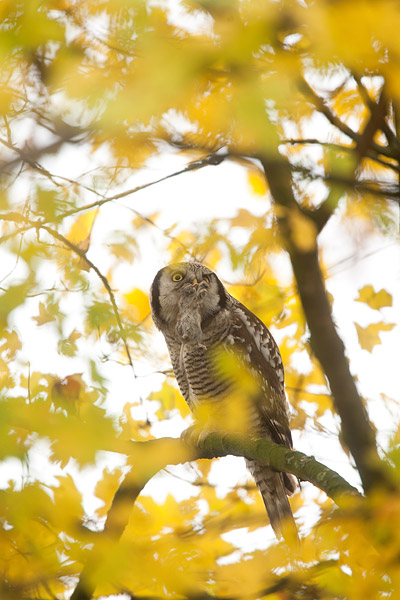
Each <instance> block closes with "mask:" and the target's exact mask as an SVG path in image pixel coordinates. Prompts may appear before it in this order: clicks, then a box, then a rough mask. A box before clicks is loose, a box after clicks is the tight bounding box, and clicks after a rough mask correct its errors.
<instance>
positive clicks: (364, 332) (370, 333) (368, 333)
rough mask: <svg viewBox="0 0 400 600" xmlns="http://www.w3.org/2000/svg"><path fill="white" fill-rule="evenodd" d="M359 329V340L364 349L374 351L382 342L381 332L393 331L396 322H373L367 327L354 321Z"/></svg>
mask: <svg viewBox="0 0 400 600" xmlns="http://www.w3.org/2000/svg"><path fill="white" fill-rule="evenodd" d="M354 325H355V326H356V329H357V335H358V341H359V342H360V346H361V348H362V349H363V350H367V351H368V352H372V350H373V348H374V346H377V345H378V344H382V340H381V338H380V334H381V333H382V332H383V331H391V330H392V329H393V328H394V327H395V325H394V323H383V322H380V323H371V325H368V326H367V327H361V325H359V324H358V323H354Z"/></svg>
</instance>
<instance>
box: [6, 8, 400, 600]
mask: <svg viewBox="0 0 400 600" xmlns="http://www.w3.org/2000/svg"><path fill="white" fill-rule="evenodd" d="M399 31H400V7H399V5H398V3H397V2H394V1H393V0H381V2H374V1H372V0H364V1H361V0H352V1H351V2H348V1H346V0H335V1H332V0H320V1H319V2H309V1H308V0H307V1H303V0H297V1H296V0H281V1H274V0H199V1H198V2H196V1H195V0H193V1H192V0H175V1H172V2H169V3H164V2H156V1H155V2H145V1H143V0H129V1H128V0H107V1H99V0H45V1H40V2H39V0H5V1H3V2H2V3H1V5H0V64H1V69H0V78H1V79H0V115H1V116H0V148H1V155H0V174H1V192H0V228H1V229H0V232H1V245H0V382H1V391H0V432H1V443H0V460H1V463H0V486H1V489H0V597H1V598H4V599H5V600H14V599H17V598H18V599H19V598H21V599H22V598H27V599H29V600H34V599H35V600H39V599H40V600H50V599H55V598H57V599H60V600H61V599H67V598H70V597H72V598H73V599H74V600H78V599H79V600H85V599H87V600H88V599H89V598H90V597H92V596H94V597H100V596H103V597H111V596H112V595H113V594H122V595H123V596H121V597H124V598H135V599H140V598H157V599H158V598H177V599H181V598H183V599H186V598H187V599H190V598H193V599H194V600H195V599H198V598H205V599H211V598H220V599H221V600H228V599H230V600H235V599H239V598H262V597H265V598H268V599H272V600H278V598H279V599H282V600H283V599H285V600H286V599H288V600H289V599H293V600H294V599H300V598H301V599H307V600H314V599H321V600H325V599H326V600H333V599H335V600H336V599H349V600H367V599H371V600H372V599H374V600H375V599H376V598H382V599H383V598H393V599H395V598H397V597H399V594H400V495H399V481H400V477H399V473H400V471H399V469H400V449H399V432H400V429H399V425H400V418H399V410H398V403H397V402H396V399H393V398H392V397H391V393H390V390H389V388H390V382H389V383H388V373H389V371H386V372H385V371H384V369H382V368H381V365H384V364H386V363H385V359H384V358H383V352H384V351H385V348H387V351H386V355H387V357H388V361H389V359H390V358H391V357H393V356H394V355H395V354H396V351H395V350H394V336H395V325H396V316H395V315H396V309H395V303H396V297H395V295H394V291H395V282H396V278H397V279H398V263H397V266H396V265H395V261H396V254H395V248H396V235H397V233H398V219H399V216H398V215H399V198H400V190H399V173H400V83H399V82H400V59H399V56H400V41H399ZM180 186H184V187H183V188H182V187H180ZM202 186H204V187H202ZM199 189H201V190H204V192H202V194H203V195H202V196H201V194H200V193H199V191H198V190H199ZM182 190H183V191H182ZM210 199H211V203H212V206H211V204H210V203H209V202H208V201H209V200H210ZM203 201H204V207H203ZM191 211H193V214H194V215H195V216H191ZM199 215H200V216H199ZM382 247H384V248H385V252H386V253H385V252H380V249H381V248H382ZM378 250H379V251H378ZM382 257H383V258H382ZM193 258H195V259H197V260H200V261H202V262H204V263H206V264H207V265H208V266H209V267H210V268H212V269H215V270H216V271H217V272H218V274H219V275H220V276H221V278H222V279H223V280H224V283H225V284H226V285H227V287H228V289H229V291H230V292H231V293H232V294H233V295H234V296H236V297H237V298H238V299H239V300H240V301H242V302H243V303H244V304H246V305H247V306H248V307H249V308H250V309H251V310H253V311H254V312H255V313H256V314H257V315H258V316H259V317H260V318H261V319H262V320H263V321H264V322H265V323H266V324H267V325H268V326H270V327H271V330H272V332H273V333H274V335H275V336H276V338H277V341H278V342H279V346H280V349H281V353H282V357H283V362H284V365H285V373H286V387H287V394H288V399H289V402H290V404H291V406H292V423H291V426H292V429H293V431H294V436H295V446H296V448H297V449H299V450H303V451H304V452H305V454H314V455H315V459H316V460H314V459H313V458H309V459H307V458H306V457H305V456H304V455H301V454H297V455H296V454H293V455H285V456H283V455H282V454H280V453H279V452H280V450H281V449H279V448H278V449H276V448H275V449H274V448H273V447H272V446H271V447H270V446H265V447H262V446H260V445H258V446H257V444H256V443H255V442H249V441H247V442H246V440H244V441H243V442H241V440H237V439H233V440H230V441H229V440H227V441H226V442H225V446H224V445H223V442H221V440H218V439H209V440H208V442H207V440H206V442H205V445H204V446H202V447H200V448H198V449H195V448H188V447H186V446H185V445H184V444H181V443H180V442H179V441H178V440H176V439H175V440H171V439H170V438H171V436H172V437H175V438H177V437H179V433H180V431H181V430H182V429H183V428H184V427H186V426H187V425H188V424H189V423H190V415H189V411H188V408H187V407H186V405H185V403H184V401H183V399H182V397H181V396H180V394H179V392H178V390H177V387H176V383H175V380H174V378H173V376H172V372H171V370H170V364H169V361H168V358H167V355H166V348H165V346H164V344H163V341H162V339H161V338H160V337H158V336H157V334H156V332H155V330H154V328H153V325H152V322H151V318H150V309H149V303H148V288H149V284H150V282H151V280H152V278H153V276H154V274H155V273H156V271H157V270H158V268H160V267H162V266H164V265H165V264H166V263H168V262H170V261H179V260H182V259H193ZM368 260H370V261H372V262H368ZM346 269H350V273H351V276H349V277H348V278H346V277H344V279H340V281H339V283H338V284H335V281H336V283H337V281H338V280H335V275H337V274H340V273H343V272H344V271H345V270H346ZM383 281H384V283H382V282H383ZM356 312H357V316H354V315H355V314H356ZM353 317H354V318H353ZM397 353H398V352H397ZM365 365H366V366H365ZM368 369H369V371H370V373H372V374H373V375H374V376H375V381H376V385H375V386H370V387H369V385H370V384H369V383H368V382H370V381H372V379H368V378H367V372H368ZM396 369H398V367H397V365H395V363H394V362H393V368H392V371H393V370H396ZM392 371H391V372H390V373H392ZM150 375H151V376H150ZM393 377H395V378H397V379H398V377H397V373H395V374H394V375H393ZM363 378H366V381H363ZM391 389H393V387H392V388H391ZM252 453H259V454H258V456H261V454H262V457H263V460H265V461H266V462H269V464H271V465H279V466H281V465H282V464H283V465H285V466H286V468H287V469H288V470H291V472H294V473H295V474H297V475H298V476H299V477H300V478H301V479H305V480H306V481H308V482H312V483H305V484H303V486H302V489H299V492H298V493H297V494H296V495H295V496H294V497H293V499H292V500H291V502H292V508H293V512H294V514H295V517H296V519H297V523H298V525H299V530H300V537H301V545H300V546H299V547H297V546H294V547H290V545H288V544H286V543H285V542H283V541H280V542H278V541H277V540H275V539H274V537H273V535H272V534H271V532H270V529H267V524H268V523H267V520H266V515H265V511H264V508H263V506H262V502H261V499H260V497H259V495H258V492H257V490H256V489H255V486H254V485H253V483H252V482H251V481H249V480H248V479H247V478H246V474H245V472H244V471H243V473H242V474H239V476H237V474H236V469H237V468H240V467H237V465H240V462H239V461H240V459H239V458H237V459H233V458H229V459H223V460H225V462H223V461H213V460H211V459H210V458H209V457H212V456H214V457H215V456H225V455H226V454H236V455H240V454H243V455H245V456H250V454H252ZM199 457H200V458H199ZM195 459H198V460H196V461H195ZM233 460H236V461H237V463H236V462H235V463H233V462H232V461H233ZM279 461H281V462H279ZM282 461H283V462H282ZM335 461H336V462H335ZM321 463H322V464H321ZM178 464H183V465H185V466H181V467H170V466H168V465H178ZM325 464H327V466H328V467H329V468H328V469H326V470H324V468H325V467H324V465H325ZM221 465H222V466H221ZM224 465H225V467H224ZM232 465H235V466H234V467H232ZM334 471H339V472H340V474H341V475H342V477H341V478H338V476H337V474H336V473H335V472H334ZM147 483H148V486H147V485H146V484H147ZM145 485H146V487H144V486H145ZM355 488H357V490H358V491H357V490H356V489H355Z"/></svg>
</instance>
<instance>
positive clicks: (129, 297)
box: [124, 288, 150, 323]
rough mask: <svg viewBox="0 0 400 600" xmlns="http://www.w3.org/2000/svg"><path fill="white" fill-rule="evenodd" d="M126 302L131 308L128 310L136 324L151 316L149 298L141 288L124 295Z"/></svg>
mask: <svg viewBox="0 0 400 600" xmlns="http://www.w3.org/2000/svg"><path fill="white" fill-rule="evenodd" d="M124 301H125V303H126V304H127V305H128V307H129V308H128V310H129V313H130V316H131V318H132V320H133V321H134V322H136V323H140V322H141V321H143V319H145V318H146V317H148V316H149V314H150V303H149V297H148V295H147V294H145V293H144V292H143V291H142V290H140V289H139V288H133V289H132V290H131V291H130V292H128V293H126V294H124Z"/></svg>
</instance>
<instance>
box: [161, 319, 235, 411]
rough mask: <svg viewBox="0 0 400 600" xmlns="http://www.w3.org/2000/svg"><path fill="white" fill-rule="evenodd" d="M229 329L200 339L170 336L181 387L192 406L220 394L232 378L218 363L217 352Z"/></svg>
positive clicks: (174, 363)
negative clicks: (222, 371) (183, 338)
mask: <svg viewBox="0 0 400 600" xmlns="http://www.w3.org/2000/svg"><path fill="white" fill-rule="evenodd" d="M228 335H229V329H228V328H225V329H224V330H222V331H219V332H217V331H214V332H210V333H209V334H207V332H206V333H205V335H204V336H203V339H202V340H201V341H200V342H191V341H189V342H179V341H178V340H176V339H174V340H168V339H167V345H168V349H169V353H170V356H171V362H172V366H173V369H174V373H175V376H176V379H177V382H178V385H179V388H180V390H181V392H182V394H183V396H184V398H185V400H186V401H187V402H188V404H189V406H190V407H191V408H194V407H195V406H196V405H197V404H198V403H199V402H201V401H202V400H205V399H207V400H212V399H217V398H221V397H222V396H224V395H226V394H227V393H228V391H229V387H230V383H231V382H230V381H229V379H228V378H227V377H225V376H224V375H223V374H222V373H221V370H220V368H219V367H218V360H217V358H218V356H219V353H220V352H223V349H224V347H225V345H226V340H227V337H228Z"/></svg>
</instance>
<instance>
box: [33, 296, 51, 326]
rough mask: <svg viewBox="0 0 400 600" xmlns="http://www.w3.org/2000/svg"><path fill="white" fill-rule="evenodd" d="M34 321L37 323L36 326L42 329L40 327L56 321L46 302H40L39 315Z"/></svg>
mask: <svg viewBox="0 0 400 600" xmlns="http://www.w3.org/2000/svg"><path fill="white" fill-rule="evenodd" d="M32 320H33V321H36V324H37V325H38V327H40V325H44V324H45V323H50V322H51V321H55V316H54V314H52V313H51V312H50V311H49V310H48V308H47V307H46V305H45V304H44V302H39V315H38V316H37V317H32Z"/></svg>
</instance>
